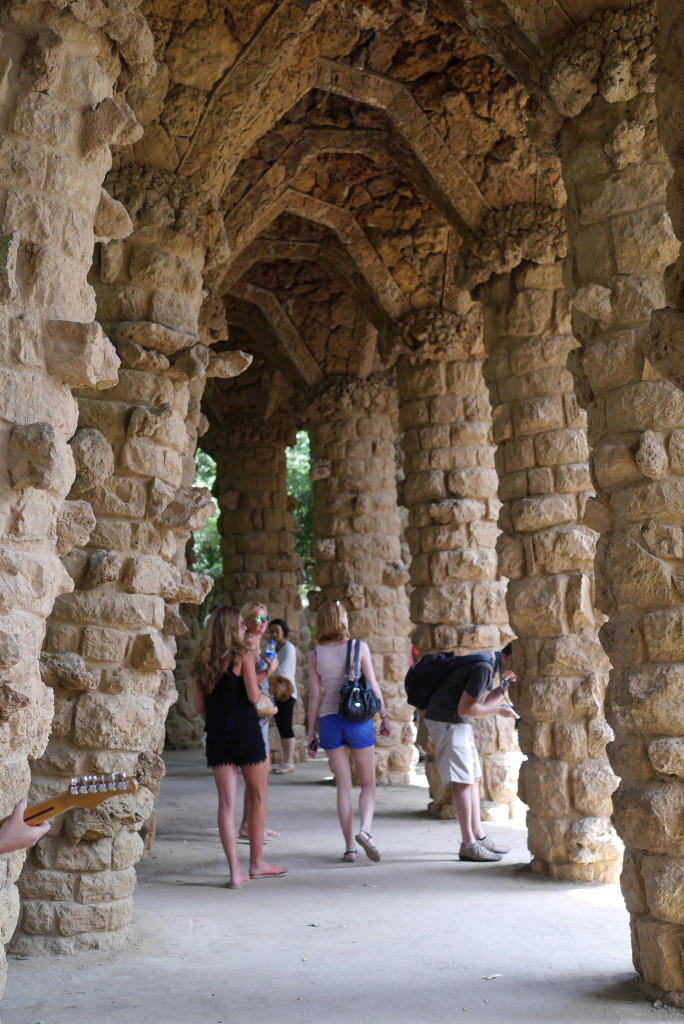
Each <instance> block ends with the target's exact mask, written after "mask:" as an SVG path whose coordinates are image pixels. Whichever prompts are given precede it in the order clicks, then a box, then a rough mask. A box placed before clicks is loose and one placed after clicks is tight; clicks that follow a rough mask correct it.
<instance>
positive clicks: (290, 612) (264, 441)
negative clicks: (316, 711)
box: [203, 399, 306, 762]
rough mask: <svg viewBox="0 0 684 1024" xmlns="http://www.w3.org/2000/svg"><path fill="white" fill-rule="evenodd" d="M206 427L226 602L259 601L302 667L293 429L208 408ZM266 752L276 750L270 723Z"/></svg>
mask: <svg viewBox="0 0 684 1024" xmlns="http://www.w3.org/2000/svg"><path fill="white" fill-rule="evenodd" d="M257 400H258V399H257ZM210 424H211V427H210V430H209V433H208V434H207V437H206V438H205V439H204V441H203V444H204V447H205V448H206V450H207V451H209V452H210V453H211V455H212V456H213V457H214V458H215V459H216V492H217V498H218V505H219V510H220V513H221V514H220V518H219V533H220V536H221V556H222V562H223V577H222V580H221V584H220V586H221V591H222V595H223V600H224V601H226V602H227V603H231V604H235V605H237V607H238V608H239V607H241V606H242V605H243V604H246V603H247V602H248V601H260V602H263V604H265V605H266V607H267V608H268V610H269V614H270V616H271V618H281V619H285V621H286V622H287V624H288V626H289V627H290V630H291V634H290V639H291V640H292V642H293V643H294V644H295V646H296V647H297V649H298V651H299V656H298V659H299V665H300V667H301V665H302V663H303V662H304V660H305V658H306V650H305V649H303V648H302V644H301V642H300V641H301V639H302V638H301V635H300V629H301V609H302V601H301V596H300V592H299V576H300V569H301V566H302V558H301V555H298V554H297V552H296V551H295V533H296V529H297V523H296V520H295V518H294V516H293V515H292V502H293V499H292V498H290V497H289V496H288V493H287V462H286V456H285V448H286V447H288V446H290V445H292V444H294V439H295V433H296V427H295V425H294V423H293V420H292V417H291V416H290V415H289V414H284V415H283V414H279V413H275V414H274V415H272V416H271V417H269V418H268V419H264V420H259V421H255V420H254V417H253V415H252V414H251V413H250V414H248V415H244V414H241V415H240V416H235V417H234V418H233V419H225V418H221V419H220V420H219V419H217V418H216V413H215V412H212V410H210ZM298 693H299V700H298V701H297V704H296V705H295V712H294V733H295V738H296V741H297V751H296V756H297V758H298V759H300V760H304V759H305V758H306V726H305V711H306V700H305V694H304V690H303V688H302V687H301V686H299V687H298ZM271 749H272V751H274V752H276V751H277V750H279V749H280V736H279V734H278V731H277V729H276V726H275V723H274V722H273V723H272V726H271ZM273 760H274V762H275V761H276V760H277V754H275V756H274V758H273Z"/></svg>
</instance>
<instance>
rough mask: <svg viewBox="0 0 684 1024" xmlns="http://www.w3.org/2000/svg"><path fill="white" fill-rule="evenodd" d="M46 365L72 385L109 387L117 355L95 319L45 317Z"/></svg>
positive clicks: (116, 367)
mask: <svg viewBox="0 0 684 1024" xmlns="http://www.w3.org/2000/svg"><path fill="white" fill-rule="evenodd" d="M43 330H44V334H45V344H46V350H47V352H46V365H47V369H48V370H49V372H50V373H51V374H53V375H54V376H55V377H56V378H57V379H58V380H61V381H63V382H64V383H65V384H68V385H69V386H70V387H73V388H87V387H92V388H111V387H112V386H113V385H114V384H116V383H117V380H118V370H119V366H120V360H119V357H118V356H117V354H116V351H115V350H114V346H113V345H112V343H111V341H110V340H109V338H108V337H107V336H106V334H105V333H104V331H103V330H102V328H101V327H100V325H99V323H97V322H96V321H95V322H93V323H91V324H81V323H73V322H72V321H69V320H47V321H46V322H45V324H44V327H43Z"/></svg>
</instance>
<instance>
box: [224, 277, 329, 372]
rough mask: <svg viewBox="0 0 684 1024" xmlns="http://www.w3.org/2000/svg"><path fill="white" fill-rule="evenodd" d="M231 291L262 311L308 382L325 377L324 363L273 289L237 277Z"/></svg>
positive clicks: (236, 296) (288, 354)
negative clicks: (300, 331) (313, 350)
mask: <svg viewBox="0 0 684 1024" xmlns="http://www.w3.org/2000/svg"><path fill="white" fill-rule="evenodd" d="M229 294H230V295H234V296H235V298H236V299H242V300H243V302H249V303H251V304H252V305H254V306H256V307H257V308H258V309H259V310H260V311H261V313H262V315H263V316H264V318H265V319H266V321H267V322H268V324H269V326H270V327H271V329H272V331H273V333H274V334H275V335H276V337H277V338H278V339H279V340H280V343H281V345H282V346H283V350H284V352H285V353H286V355H287V356H288V358H289V359H290V360H291V362H292V364H293V365H294V366H295V368H296V369H297V372H298V373H299V374H300V375H301V377H302V380H303V381H304V382H305V383H306V384H316V383H318V382H319V381H321V380H322V379H323V371H322V369H321V367H320V366H319V365H318V363H317V362H316V360H315V359H314V357H313V356H312V354H311V352H310V351H309V349H308V348H307V346H306V345H305V343H304V341H303V340H302V337H301V335H300V333H299V331H298V330H297V328H296V327H295V325H294V324H293V323H292V320H291V319H290V317H289V316H288V315H287V313H286V312H285V310H284V309H283V307H282V306H281V304H280V303H279V302H278V299H277V298H276V297H275V295H274V294H273V293H272V292H269V291H268V289H267V288H260V287H259V286H258V285H255V284H249V283H248V282H246V281H236V282H235V283H234V284H233V285H231V287H230V289H229Z"/></svg>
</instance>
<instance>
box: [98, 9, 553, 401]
mask: <svg viewBox="0 0 684 1024" xmlns="http://www.w3.org/2000/svg"><path fill="white" fill-rule="evenodd" d="M490 6H491V7H492V11H491V12H489V14H490V20H489V21H488V20H487V19H486V18H485V17H484V15H483V13H482V12H476V17H477V21H478V26H479V28H478V33H479V34H480V35H481V37H482V39H483V41H484V42H485V44H487V45H489V41H488V37H487V32H486V31H484V29H485V28H486V29H487V31H489V30H490V28H491V27H492V26H493V25H495V24H496V23H497V19H500V18H502V17H503V15H504V13H505V9H504V8H503V5H501V11H498V10H497V8H496V6H495V5H490ZM502 12H503V13H502ZM144 13H145V15H146V17H147V18H148V22H149V24H150V26H151V28H152V30H153V33H154V35H155V44H156V52H157V56H158V58H160V60H161V61H163V63H160V70H159V71H158V73H157V76H156V78H155V79H154V81H153V83H152V84H151V86H148V87H147V89H146V90H144V91H141V92H140V93H139V94H136V93H135V92H134V91H132V94H131V93H129V98H130V100H131V102H132V105H133V107H134V109H135V111H136V114H137V116H138V118H139V119H140V120H141V121H142V123H144V124H145V134H144V136H143V138H142V139H140V140H139V141H138V142H137V143H135V145H133V146H131V147H126V148H123V149H122V150H121V151H120V152H119V154H118V155H117V157H116V158H115V170H116V168H117V166H121V165H125V164H126V163H129V162H135V163H147V164H152V165H153V166H156V167H159V169H161V170H168V171H178V170H179V171H180V172H181V173H182V174H184V175H186V176H188V177H190V179H191V180H192V181H194V182H195V183H196V184H197V185H198V186H201V187H203V188H205V189H209V190H210V191H211V192H212V193H213V195H214V198H215V201H216V203H217V206H218V208H219V210H220V211H221V214H222V215H223V217H224V220H225V229H226V235H227V241H228V245H229V247H230V257H229V260H228V261H227V263H224V264H223V265H222V267H221V270H220V271H219V272H218V273H219V274H220V280H219V281H217V282H215V283H216V284H218V286H219V290H220V291H221V292H222V293H223V294H224V299H225V303H226V307H227V309H228V310H229V311H230V310H232V309H239V310H240V316H241V317H242V318H243V320H244V319H245V318H247V319H249V318H250V317H254V318H256V326H255V327H254V328H253V329H251V337H256V338H258V339H259V341H258V343H257V345H256V354H257V356H258V352H259V351H260V350H261V349H262V348H263V347H264V345H265V346H266V347H268V346H269V345H270V346H271V347H272V348H273V347H275V348H277V349H278V352H279V359H281V360H282V357H283V356H285V359H286V362H287V363H289V366H290V369H289V370H288V369H286V370H285V371H284V379H286V378H289V380H290V385H289V386H292V387H294V388H295V389H297V388H300V389H301V386H302V385H304V386H305V387H306V386H308V385H311V384H314V383H315V382H316V381H317V380H318V379H320V378H321V377H322V376H323V375H327V374H339V373H349V374H352V375H354V376H359V377H364V376H367V375H368V374H369V373H370V372H372V371H373V370H374V369H375V370H377V369H379V368H380V367H381V365H383V364H386V363H387V361H388V359H389V362H390V363H391V359H392V347H393V346H392V337H393V334H395V333H396V324H397V322H398V321H400V320H401V319H402V318H403V317H405V316H407V315H408V314H410V313H411V312H412V311H414V312H415V311H417V310H421V309H429V308H445V309H452V310H453V309H456V308H458V304H459V302H463V301H465V300H464V298H463V297H462V296H460V293H459V287H458V284H460V285H461V286H463V285H466V284H471V283H472V282H473V280H475V279H476V277H477V275H476V273H475V275H474V276H473V267H472V266H467V267H465V268H463V267H460V268H459V267H458V264H459V260H460V261H461V262H462V257H460V255H459V251H460V249H461V246H462V242H463V239H464V237H467V238H468V247H467V248H468V252H469V253H471V254H474V255H473V256H472V257H469V258H470V259H471V262H472V260H474V261H475V263H477V253H478V251H479V249H480V247H481V245H482V244H484V245H485V248H486V250H487V251H486V260H487V262H488V265H489V266H490V267H491V265H492V251H491V250H492V246H494V247H495V248H496V247H498V248H499V249H501V252H500V253H498V257H499V258H498V263H499V264H500V265H501V268H502V269H505V268H506V262H507V258H506V252H505V246H502V244H501V243H500V241H499V238H498V235H500V234H502V233H503V234H504V235H506V236H508V237H509V238H510V237H511V236H513V235H514V234H515V224H514V223H512V221H511V216H512V215H511V213H510V210H511V208H512V207H515V208H516V209H517V208H520V209H522V208H523V207H524V206H525V204H532V203H535V204H536V206H537V209H539V208H543V207H547V208H548V209H549V210H553V211H558V210H559V209H560V207H561V206H562V204H563V201H564V194H563V189H562V185H561V183H560V175H559V172H558V167H557V163H556V160H555V157H553V156H544V155H540V154H539V151H538V150H537V149H536V148H535V147H534V146H533V145H532V144H531V143H530V141H529V138H528V133H527V127H526V123H525V114H524V107H525V104H526V101H527V92H526V90H525V88H524V87H523V86H522V85H521V84H520V83H519V82H516V81H515V80H514V79H513V78H512V77H511V76H510V75H509V74H508V73H506V72H505V71H504V70H503V69H502V68H501V66H500V65H498V64H497V63H496V62H495V61H494V60H492V58H491V57H490V56H488V55H487V53H486V52H485V49H484V48H483V46H482V45H481V43H480V42H478V41H477V40H476V39H475V38H474V33H473V29H472V27H471V24H470V23H471V21H472V19H473V17H474V16H475V14H474V12H473V11H472V10H470V9H469V10H468V11H465V10H462V9H460V8H459V6H458V5H452V4H449V3H446V2H445V3H442V4H438V3H432V2H431V3H427V2H425V0H423V2H416V0H408V2H400V0H385V2H382V3H374V4H373V5H368V6H363V7H359V5H357V4H354V3H351V2H349V0H335V2H325V0H314V2H313V3H310V4H308V5H302V4H300V3H298V2H295V0H293V2H292V3H285V4H280V5H277V6H276V5H274V4H270V3H263V4H256V5H252V4H250V5H249V6H248V5H246V4H244V5H243V4H240V3H237V2H235V0H232V2H231V3H228V4H225V3H221V4H217V3H212V2H210V0H197V2H194V3H189V4H179V5H178V7H177V8H176V9H174V8H173V7H171V8H170V5H169V4H168V3H167V2H166V0H163V2H162V0H150V2H149V3H148V4H147V6H146V8H145V12H144ZM170 15H171V16H170ZM506 17H507V18H508V19H509V21H510V19H511V18H512V17H513V15H512V14H511V13H510V12H509V13H508V14H506ZM562 20H563V19H562V17H561V11H560V8H558V9H557V10H556V12H555V13H554V14H553V17H552V16H551V13H549V24H551V23H553V24H554V25H555V24H556V22H558V23H559V24H560V22H562ZM566 20H567V19H566ZM520 21H521V23H522V22H525V24H527V23H528V22H529V23H530V24H532V23H533V22H534V23H535V24H536V22H535V20H534V18H532V17H531V15H530V13H529V12H528V14H527V15H526V16H525V17H523V16H522V14H520ZM506 24H508V22H507V23H506ZM463 26H465V28H464V27H463ZM483 26H484V27H483ZM549 31H550V35H549V33H547V35H548V37H549V38H551V36H554V38H555V35H554V33H556V34H558V33H559V32H560V28H558V29H555V28H554V29H553V31H551V30H549ZM521 32H522V29H521ZM530 32H531V29H530ZM547 35H544V34H543V33H541V34H540V32H539V31H537V33H536V35H534V39H533V41H532V42H530V40H527V42H525V44H524V45H523V44H522V43H521V48H522V49H521V52H522V51H525V49H527V50H528V51H529V53H528V56H529V57H530V59H531V58H532V57H533V55H534V53H535V52H536V51H535V50H534V47H536V46H538V45H539V41H540V39H542V37H543V38H544V39H546V38H547ZM507 38H508V39H509V41H510V38H511V35H510V32H508V35H507ZM516 38H517V37H516ZM525 39H527V37H525ZM530 39H531V36H530ZM491 48H492V47H491V46H490V49H491ZM200 54H202V55H203V58H204V59H203V60H202V61H199V60H198V56H199V55H200ZM501 218H503V219H504V221H505V224H504V227H505V231H503V232H502V231H501V230H498V229H497V225H499V222H500V221H501ZM513 219H515V218H514V216H513ZM558 231H559V233H560V234H562V225H560V221H559V228H558ZM493 262H494V264H495V265H496V264H497V259H496V258H495V259H494V261H493ZM457 282H458V284H457ZM264 324H266V325H268V329H267V330H266V331H264V330H263V325H264ZM266 339H268V340H266ZM243 341H244V337H243V336H242V335H240V334H239V332H236V331H233V332H232V334H231V337H230V339H224V340H223V345H222V346H219V347H224V348H234V347H237V346H238V344H242V343H243ZM272 354H273V353H272ZM257 361H258V359H257ZM253 372H256V367H255V370H254V371H253ZM244 386H245V382H244V381H240V382H239V383H238V382H237V381H233V382H227V381H221V382H218V381H214V382H213V383H212V385H211V387H210V388H209V389H208V392H207V402H208V405H209V408H210V409H211V407H212V405H213V403H214V402H215V401H218V398H217V396H218V394H219V393H222V394H224V393H229V392H230V391H231V389H235V388H238V389H242V388H244ZM286 392H287V389H285V391H284V392H283V394H284V395H285V394H286ZM226 402H228V404H230V400H229V399H228V395H227V394H224V397H223V398H222V399H221V401H220V405H221V407H222V408H225V403H226Z"/></svg>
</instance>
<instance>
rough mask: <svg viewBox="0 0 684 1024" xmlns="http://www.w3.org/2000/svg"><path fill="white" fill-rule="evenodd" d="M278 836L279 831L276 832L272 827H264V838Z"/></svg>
mask: <svg viewBox="0 0 684 1024" xmlns="http://www.w3.org/2000/svg"><path fill="white" fill-rule="evenodd" d="M278 836H280V832H276V830H275V829H274V828H265V829H264V839H276V838H277V837H278Z"/></svg>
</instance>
